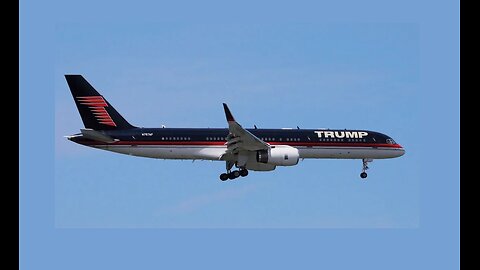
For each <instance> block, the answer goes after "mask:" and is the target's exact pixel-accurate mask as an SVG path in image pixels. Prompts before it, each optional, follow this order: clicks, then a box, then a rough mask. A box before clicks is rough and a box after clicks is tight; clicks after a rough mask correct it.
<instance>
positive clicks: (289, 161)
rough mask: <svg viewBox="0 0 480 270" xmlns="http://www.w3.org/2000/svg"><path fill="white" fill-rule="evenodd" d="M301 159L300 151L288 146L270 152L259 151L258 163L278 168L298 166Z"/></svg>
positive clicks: (278, 147) (273, 147)
mask: <svg viewBox="0 0 480 270" xmlns="http://www.w3.org/2000/svg"><path fill="white" fill-rule="evenodd" d="M299 158H300V155H299V153H298V149H297V148H294V147H291V146H288V145H277V146H272V148H270V149H268V150H259V151H257V162H260V163H265V164H271V165H276V166H293V165H297V164H298V160H299Z"/></svg>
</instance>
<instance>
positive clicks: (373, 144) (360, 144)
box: [86, 141, 402, 148]
mask: <svg viewBox="0 0 480 270" xmlns="http://www.w3.org/2000/svg"><path fill="white" fill-rule="evenodd" d="M267 143H268V144H270V145H289V146H307V147H308V146H338V147H386V148H402V146H401V145H399V144H386V143H349V142H347V143H327V142H267ZM86 144H89V145H104V144H105V143H102V142H94V141H91V142H86ZM108 145H195V146H202V145H205V146H223V145H225V141H218V142H208V141H118V142H114V143H110V144H108Z"/></svg>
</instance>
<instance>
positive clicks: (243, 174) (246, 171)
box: [240, 169, 248, 177]
mask: <svg viewBox="0 0 480 270" xmlns="http://www.w3.org/2000/svg"><path fill="white" fill-rule="evenodd" d="M247 175H248V170H246V169H243V170H240V176H241V177H245V176H247Z"/></svg>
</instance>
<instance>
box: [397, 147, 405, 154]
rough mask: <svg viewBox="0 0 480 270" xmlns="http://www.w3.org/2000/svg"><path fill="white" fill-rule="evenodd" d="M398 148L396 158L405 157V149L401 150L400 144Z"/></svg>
mask: <svg viewBox="0 0 480 270" xmlns="http://www.w3.org/2000/svg"><path fill="white" fill-rule="evenodd" d="M398 146H399V148H398V156H399V157H401V156H403V155H405V148H403V146H401V145H400V144H399V145H398Z"/></svg>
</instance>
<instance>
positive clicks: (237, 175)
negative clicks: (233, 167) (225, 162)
mask: <svg viewBox="0 0 480 270" xmlns="http://www.w3.org/2000/svg"><path fill="white" fill-rule="evenodd" d="M231 174H232V175H233V178H234V179H235V178H238V177H240V172H239V171H233V172H231Z"/></svg>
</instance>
